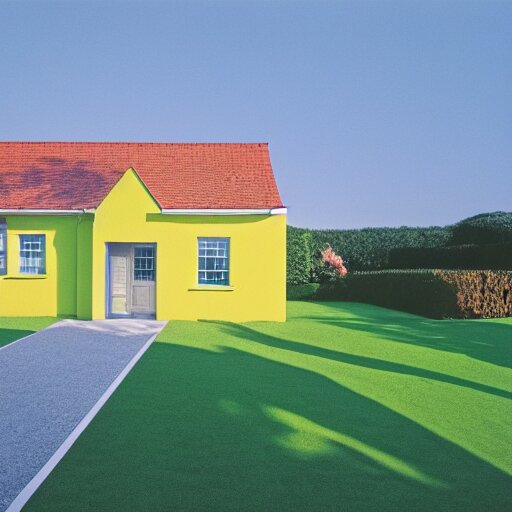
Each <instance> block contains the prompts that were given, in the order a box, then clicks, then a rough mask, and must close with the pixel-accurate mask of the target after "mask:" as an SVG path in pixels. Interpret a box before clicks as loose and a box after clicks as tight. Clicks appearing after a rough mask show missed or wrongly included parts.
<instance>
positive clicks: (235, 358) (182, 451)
mask: <svg viewBox="0 0 512 512" xmlns="http://www.w3.org/2000/svg"><path fill="white" fill-rule="evenodd" d="M212 328H213V326H212ZM205 335H207V331H206V334H205V332H203V333H202V334H201V336H200V338H201V339H198V337H197V336H198V335H197V331H196V332H194V330H191V333H190V338H187V337H186V336H185V337H184V336H183V333H181V332H180V333H179V336H178V340H174V339H173V341H172V342H171V343H164V342H160V343H159V342H157V343H154V344H153V345H152V347H151V348H150V349H149V350H148V352H146V354H145V356H144V358H143V359H142V360H141V361H140V362H139V363H138V364H137V366H136V367H135V368H134V370H133V371H132V372H131V373H130V375H129V376H128V377H127V379H126V380H125V381H124V382H123V384H122V386H121V387H120V388H119V389H118V391H117V392H116V393H115V394H114V395H113V396H112V398H111V399H110V400H109V402H108V403H107V404H106V406H105V407H104V408H103V409H102V410H101V411H100V413H99V415H98V416H97V418H96V419H95V420H94V421H93V423H92V424H91V425H90V426H89V428H88V429H87V430H86V431H85V432H84V434H83V435H82V436H81V437H80V438H79V439H78V441H77V442H76V444H75V446H74V447H73V448H72V450H71V451H70V452H69V454H68V455H67V456H66V457H65V458H64V459H63V461H62V462H61V464H60V465H59V466H58V467H57V468H56V470H55V471H54V472H53V473H52V474H51V475H50V477H49V478H48V480H47V481H46V482H45V483H44V484H43V486H42V487H41V488H40V489H39V491H38V492H37V494H36V495H35V496H34V498H33V499H32V500H31V501H30V502H29V506H28V507H27V509H26V510H52V511H57V510H74V511H77V510H159V511H160V510H177V511H203V510H204V511H222V512H227V511H249V510H250V511H300V510H304V511H322V512H323V511H340V510H347V511H350V512H359V511H379V512H380V511H384V512H387V511H389V512H391V511H393V512H396V511H425V512H426V511H428V512H432V511H436V512H437V511H450V512H457V511H464V512H468V511H482V510H505V509H506V508H507V503H508V504H509V500H510V499H511V497H512V496H511V487H510V484H511V479H510V477H508V476H507V475H506V474H505V473H503V472H501V471H500V470H498V469H496V468H495V467H493V466H491V465H490V464H488V463H486V462H485V461H483V460H481V459H479V458H477V457H475V456H473V455H471V454H470V453H468V452H467V451H466V450H464V449H462V448H460V447H458V446H457V445H455V444H453V443H451V442H448V441H446V440H444V439H443V438H441V437H439V436H437V435H435V434H433V433H432V432H430V431H429V430H427V429H425V428H423V427H421V426H419V425H418V424H416V423H415V422H413V421H410V420H408V419H406V418H404V417H403V416H401V415H399V414H397V413H395V412H393V411H391V410H390V409H388V408H386V407H384V406H382V405H381V404H379V403H377V402H375V401H373V400H370V399H367V398H365V397H363V396H361V395H359V394H357V393H355V392H353V391H351V390H349V389H347V388H345V387H344V386H341V385H338V384H335V383H334V382H333V381H331V380H330V379H328V378H326V377H324V376H322V375H319V374H318V373H314V372H312V371H307V370H304V369H299V368H296V367H293V366H291V365H289V364H285V363H283V362H275V361H270V360H268V359H266V358H264V357H260V356H257V355H255V354H252V353H250V352H248V351H245V350H244V344H243V343H242V344H241V345H240V346H239V347H238V348H234V347H227V346H222V344H216V346H215V347H214V350H212V348H211V346H210V345H209V340H207V339H205V338H204V336H205ZM183 338H186V339H183ZM252 343H254V342H252V341H247V344H248V345H250V344H252ZM185 345H187V346H185ZM189 345H196V347H193V346H189ZM248 350H249V348H248Z"/></svg>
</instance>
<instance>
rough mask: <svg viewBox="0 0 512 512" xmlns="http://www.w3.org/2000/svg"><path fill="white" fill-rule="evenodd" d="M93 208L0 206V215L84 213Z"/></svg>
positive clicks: (91, 210) (93, 210)
mask: <svg viewBox="0 0 512 512" xmlns="http://www.w3.org/2000/svg"><path fill="white" fill-rule="evenodd" d="M95 211H96V210H95V209H94V208H90V209H87V208H85V209H82V210H45V209H28V208H0V215H84V214H85V213H94V212H95Z"/></svg>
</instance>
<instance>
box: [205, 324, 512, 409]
mask: <svg viewBox="0 0 512 512" xmlns="http://www.w3.org/2000/svg"><path fill="white" fill-rule="evenodd" d="M208 323H212V324H216V325H219V326H221V329H222V330H223V331H224V332H225V333H226V334H229V335H231V336H236V337H240V338H243V339H246V340H250V341H252V342H256V343H259V344H262V345H266V346H268V347H275V348H279V349H282V350H289V351H291V352H295V353H300V354H304V355H310V356H315V357H322V358H324V359H326V360H330V361H339V362H342V363H346V364H351V365H354V366H359V367H363V368H370V369H372V370H380V371H385V372H393V373H400V374H403V375H413V376H415V377H422V378H425V379H430V380H436V381H439V382H445V383H447V384H454V385H456V386H461V387H466V388H470V389H474V390H475V391H481V392H482V393H489V394H492V395H496V396H500V397H503V398H508V399H512V393H510V392H508V391H505V390H503V389H499V388H495V387H493V386H488V385H486V384H481V383H479V382H474V381H471V380H467V379H462V378H460V377H456V376H454V375H448V374H446V373H440V372H436V371H432V370H427V369H424V368H418V367H415V366H410V365H406V364H402V363H395V362H392V361H386V360H383V359H375V358H372V357H366V356H360V355H354V354H348V353H345V352H341V351H338V350H329V349H325V348H322V347H318V346H314V345H307V344H305V343H300V342H296V341H292V340H287V339H283V338H277V337H275V336H269V335H268V334H263V333H261V332H259V331H256V330H254V329H252V328H250V327H248V326H245V325H241V324H234V323H231V322H221V321H208Z"/></svg>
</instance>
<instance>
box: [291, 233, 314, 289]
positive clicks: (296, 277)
mask: <svg viewBox="0 0 512 512" xmlns="http://www.w3.org/2000/svg"><path fill="white" fill-rule="evenodd" d="M311 264H312V255H311V233H309V232H308V231H306V230H298V229H294V228H290V227H288V229H287V230H286V282H287V283H290V284H304V283H309V281H311Z"/></svg>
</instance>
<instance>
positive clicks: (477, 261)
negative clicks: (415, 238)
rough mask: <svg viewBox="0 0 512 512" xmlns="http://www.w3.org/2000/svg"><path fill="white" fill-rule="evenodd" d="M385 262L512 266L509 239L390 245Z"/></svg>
mask: <svg viewBox="0 0 512 512" xmlns="http://www.w3.org/2000/svg"><path fill="white" fill-rule="evenodd" d="M387 266H388V268H390V269H407V268H409V269H410V268H429V267H434V268H442V269H465V270H473V269H476V270H478V269H481V268H486V269H490V270H512V243H502V244H487V245H451V246H447V247H421V248H413V247H404V248H401V249H391V251H389V259H388V264H387Z"/></svg>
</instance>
